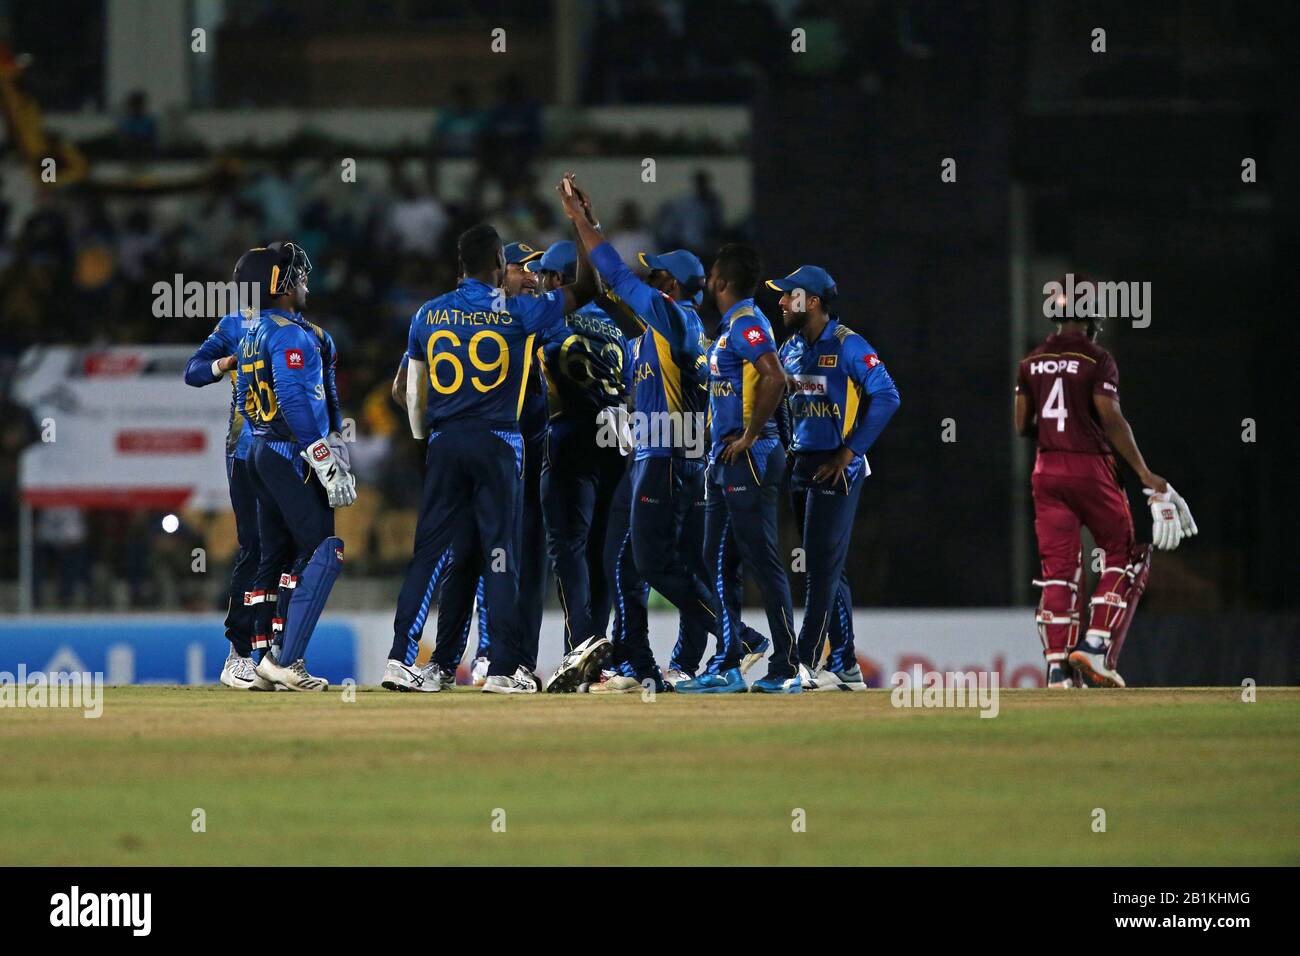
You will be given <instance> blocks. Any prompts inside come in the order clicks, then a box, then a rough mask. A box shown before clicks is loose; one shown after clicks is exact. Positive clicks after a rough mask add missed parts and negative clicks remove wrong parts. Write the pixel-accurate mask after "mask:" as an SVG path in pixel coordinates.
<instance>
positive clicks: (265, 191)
mask: <svg viewBox="0 0 1300 956" xmlns="http://www.w3.org/2000/svg"><path fill="white" fill-rule="evenodd" d="M292 172H293V167H292V164H291V163H290V162H289V161H288V160H287V159H286V160H281V161H280V162H279V163H277V164H276V166H275V168H274V169H268V170H266V171H265V172H263V173H262V174H261V175H260V176H257V177H256V178H255V179H254V180H253V183H252V184H251V185H250V186H249V187H248V188H247V189H245V190H244V197H245V198H246V199H247V200H248V201H249V202H251V203H252V204H253V207H254V208H255V209H256V210H257V211H258V213H259V215H260V217H261V227H262V228H261V232H262V235H263V236H265V237H266V238H264V239H262V240H260V241H259V242H258V245H265V244H266V243H268V242H274V241H276V240H278V239H285V238H287V237H289V236H291V235H293V233H294V230H295V229H297V228H298V194H297V191H296V190H295V189H294V184H293V181H292Z"/></svg>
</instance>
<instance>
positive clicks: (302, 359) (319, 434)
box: [235, 309, 343, 450]
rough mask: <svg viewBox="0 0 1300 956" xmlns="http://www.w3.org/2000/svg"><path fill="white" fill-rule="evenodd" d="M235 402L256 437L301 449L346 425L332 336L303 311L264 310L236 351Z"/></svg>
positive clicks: (336, 355)
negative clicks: (336, 380)
mask: <svg viewBox="0 0 1300 956" xmlns="http://www.w3.org/2000/svg"><path fill="white" fill-rule="evenodd" d="M236 359H237V361H236V366H235V367H236V369H237V374H236V377H235V401H236V404H237V405H238V407H239V408H241V409H243V412H244V417H245V418H246V420H247V422H248V427H249V429H250V430H251V431H252V433H253V435H255V436H260V437H265V438H268V439H272V440H275V441H281V442H286V443H289V444H291V445H293V446H294V447H295V448H296V449H297V450H302V449H303V448H305V447H306V446H308V445H310V444H312V443H313V442H315V441H316V440H317V439H320V438H324V437H325V436H326V435H328V434H329V433H330V432H331V431H341V430H342V428H343V420H342V414H341V412H340V410H339V405H338V391H337V389H336V387H335V385H334V374H335V367H336V363H337V361H338V353H337V351H336V350H335V347H334V339H333V338H332V337H331V336H330V334H329V333H328V332H326V331H325V330H324V329H322V328H321V327H320V326H318V325H313V324H312V323H311V322H308V321H307V320H306V319H304V318H303V317H302V316H301V315H300V314H297V313H293V312H285V311H283V310H281V309H263V310H262V312H261V313H260V314H259V315H258V319H257V323H256V324H255V325H253V326H252V328H250V329H249V330H248V332H247V333H246V334H245V335H244V337H243V339H242V340H241V341H240V343H239V350H238V352H237V353H236Z"/></svg>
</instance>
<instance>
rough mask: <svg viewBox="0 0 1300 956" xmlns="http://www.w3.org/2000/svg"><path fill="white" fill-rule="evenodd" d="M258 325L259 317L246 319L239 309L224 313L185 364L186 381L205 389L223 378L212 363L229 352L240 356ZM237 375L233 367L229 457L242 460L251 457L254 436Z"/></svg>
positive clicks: (227, 441) (228, 424) (227, 440)
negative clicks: (242, 344)
mask: <svg viewBox="0 0 1300 956" xmlns="http://www.w3.org/2000/svg"><path fill="white" fill-rule="evenodd" d="M256 324H257V319H256V317H254V316H249V317H247V318H246V317H244V316H243V315H241V314H240V313H238V312H231V313H230V314H229V315H223V316H222V317H221V319H220V321H218V322H217V325H216V327H215V328H214V329H213V330H212V332H211V333H210V334H209V335H208V337H207V338H206V339H204V340H203V344H202V345H200V346H199V347H198V348H197V349H195V351H194V354H193V355H191V356H190V360H189V362H187V363H186V365H185V384H186V385H193V386H194V387H195V388H202V387H203V386H204V385H211V384H213V383H214V382H219V381H221V378H213V377H212V363H213V362H215V361H216V360H217V359H221V358H225V357H226V356H227V355H238V354H239V343H240V341H241V340H242V339H243V337H244V336H245V335H246V334H247V333H248V330H249V329H251V328H252V327H253V326H254V325H256ZM237 374H238V373H237V370H236V369H231V370H230V414H229V417H228V418H227V420H226V457H227V458H240V459H243V458H247V457H248V446H249V445H250V444H251V443H252V441H253V435H252V432H250V431H249V430H248V429H247V428H245V427H244V413H243V409H242V406H240V405H239V403H238V402H236V400H235V398H236V394H235V392H236V389H235V377H236V375H237ZM224 377H225V376H222V378H224Z"/></svg>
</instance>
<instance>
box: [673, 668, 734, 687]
mask: <svg viewBox="0 0 1300 956" xmlns="http://www.w3.org/2000/svg"><path fill="white" fill-rule="evenodd" d="M675 690H676V691H677V693H679V694H743V693H745V692H746V691H748V690H749V685H747V684H746V683H745V675H743V674H742V673H740V668H739V667H733V668H731V669H730V670H725V671H723V672H722V673H721V674H701V675H700V676H699V677H692V678H691V679H690V680H684V681H681V682H680V683H678V684H677V686H676V688H675Z"/></svg>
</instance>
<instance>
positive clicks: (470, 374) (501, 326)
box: [407, 279, 564, 433]
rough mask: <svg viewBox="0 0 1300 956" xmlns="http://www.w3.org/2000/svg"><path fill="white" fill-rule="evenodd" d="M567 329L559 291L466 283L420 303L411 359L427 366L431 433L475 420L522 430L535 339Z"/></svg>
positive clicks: (410, 345)
mask: <svg viewBox="0 0 1300 956" xmlns="http://www.w3.org/2000/svg"><path fill="white" fill-rule="evenodd" d="M497 309H499V310H500V311H497ZM563 327H564V295H563V293H561V291H560V290H559V289H556V290H555V291H553V292H548V293H546V294H545V295H539V296H532V295H520V296H513V297H511V298H503V297H502V296H501V294H500V292H499V290H497V289H494V288H492V287H491V286H489V285H488V284H487V283H486V282H482V281H480V280H478V279H465V280H463V281H462V282H461V283H460V285H459V286H457V287H456V289H455V290H454V291H452V292H448V293H446V294H444V295H440V296H438V297H437V298H434V299H430V300H429V301H428V302H426V303H425V304H424V305H422V306H420V308H419V310H418V311H417V312H416V313H415V315H414V316H413V317H412V318H411V331H410V335H409V336H408V337H407V355H408V356H409V357H410V358H413V359H419V360H420V361H422V362H424V363H425V364H426V366H427V369H426V371H427V374H428V376H429V404H428V407H427V409H426V412H425V421H424V424H425V427H426V429H427V430H428V431H429V432H430V433H432V432H434V431H436V430H437V426H438V423H439V422H444V421H450V420H453V419H472V420H478V421H482V422H484V423H486V424H488V425H490V426H491V427H493V428H498V429H509V430H512V431H517V430H518V429H519V415H520V412H521V410H522V408H523V405H524V400H525V397H526V389H527V385H528V381H529V376H530V371H529V370H530V367H531V364H532V361H533V352H534V350H535V347H536V346H535V340H536V338H537V337H540V336H545V335H548V334H552V333H554V332H555V331H556V330H558V329H562V328H563Z"/></svg>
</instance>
